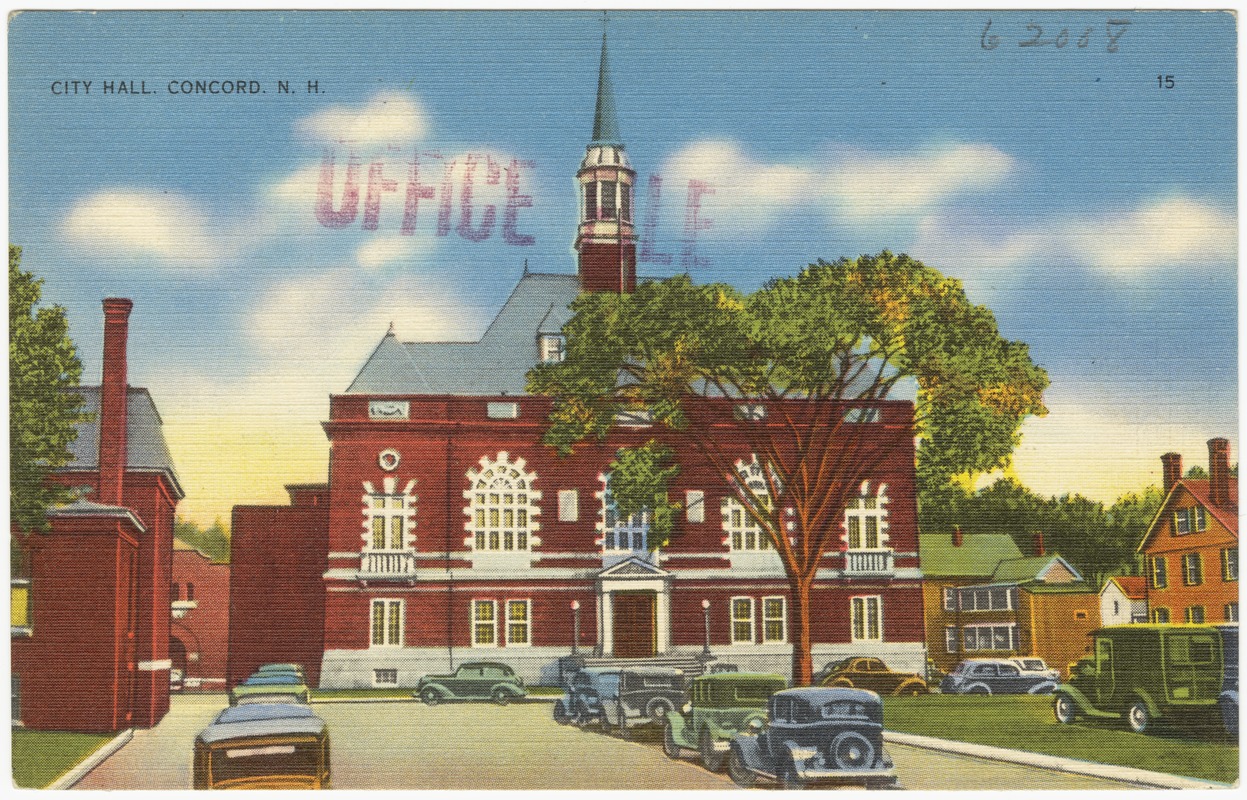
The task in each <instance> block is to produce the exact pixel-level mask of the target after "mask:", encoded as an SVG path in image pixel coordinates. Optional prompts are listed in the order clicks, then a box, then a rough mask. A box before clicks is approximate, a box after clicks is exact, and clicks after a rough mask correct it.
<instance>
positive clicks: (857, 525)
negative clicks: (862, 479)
mask: <svg viewBox="0 0 1247 800" xmlns="http://www.w3.org/2000/svg"><path fill="white" fill-rule="evenodd" d="M885 489H886V487H884V486H880V487H879V491H878V493H877V494H871V493H870V484H869V482H867V483H863V484H862V492H861V494H860V495H858V496H857V497H853V498H851V499H850V500H849V503H848V506H847V507H846V508H845V509H844V529H845V532H846V536H845V540H846V541H847V543H848V545H849V549H850V550H879V549H881V548H883V546H884V543H885V542H886V541H887V539H888V536H887V530H888V511H887V508H886V507H885V506H887V503H888V496H887V494H885Z"/></svg>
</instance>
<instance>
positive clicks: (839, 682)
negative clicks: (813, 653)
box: [827, 678, 853, 689]
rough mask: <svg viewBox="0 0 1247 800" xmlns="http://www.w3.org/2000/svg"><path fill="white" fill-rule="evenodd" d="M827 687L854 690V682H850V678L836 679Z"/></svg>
mask: <svg viewBox="0 0 1247 800" xmlns="http://www.w3.org/2000/svg"><path fill="white" fill-rule="evenodd" d="M827 685H828V686H835V687H843V688H845V689H852V688H853V681H851V680H849V679H848V678H836V679H835V680H834V681H832V682H831V683H829V684H827Z"/></svg>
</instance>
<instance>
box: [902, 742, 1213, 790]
mask: <svg viewBox="0 0 1247 800" xmlns="http://www.w3.org/2000/svg"><path fill="white" fill-rule="evenodd" d="M883 740H884V741H885V742H892V743H895V744H903V745H909V746H910V747H920V748H923V749H924V750H939V751H940V752H944V753H956V754H958V755H963V756H974V757H975V758H985V759H988V760H991V761H1003V762H1005V763H1009V764H1022V765H1024V766H1030V767H1040V768H1042V769H1049V770H1053V771H1055V772H1066V773H1070V774H1072V775H1086V776H1088V777H1092V778H1104V779H1106V780H1114V781H1123V782H1125V783H1133V784H1135V785H1137V786H1140V787H1143V788H1147V789H1228V788H1230V784H1228V783H1216V782H1215V781H1204V780H1199V779H1198V778H1184V777H1181V776H1179V775H1169V774H1167V773H1164V772H1151V771H1149V770H1145V769H1135V768H1134V767H1121V766H1117V765H1115V764H1098V763H1096V762H1093V761H1079V760H1078V759H1076V758H1067V757H1065V756H1050V755H1045V754H1043V753H1028V752H1025V751H1023V750H1009V749H1006V748H1004V747H991V746H989V745H984V744H971V743H970V742H958V741H953V740H951V739H936V738H934V737H932V736H918V735H916V734H912V733H896V732H893V731H884V732H883Z"/></svg>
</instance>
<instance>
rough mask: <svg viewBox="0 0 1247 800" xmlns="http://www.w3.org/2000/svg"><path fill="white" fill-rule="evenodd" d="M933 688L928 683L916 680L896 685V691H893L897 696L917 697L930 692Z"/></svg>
mask: <svg viewBox="0 0 1247 800" xmlns="http://www.w3.org/2000/svg"><path fill="white" fill-rule="evenodd" d="M930 693H931V690H930V689H928V688H927V686H926V684H924V683H919V682H918V681H914V682H912V683H902V684H901V685H900V686H898V687H896V691H895V692H892V694H893V696H895V697H917V696H918V695H920V694H930Z"/></svg>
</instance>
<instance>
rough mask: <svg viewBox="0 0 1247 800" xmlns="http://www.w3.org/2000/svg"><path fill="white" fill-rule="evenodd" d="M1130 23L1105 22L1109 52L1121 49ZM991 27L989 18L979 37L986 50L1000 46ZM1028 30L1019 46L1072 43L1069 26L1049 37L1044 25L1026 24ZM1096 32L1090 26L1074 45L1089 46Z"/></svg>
mask: <svg viewBox="0 0 1247 800" xmlns="http://www.w3.org/2000/svg"><path fill="white" fill-rule="evenodd" d="M1129 25H1130V20H1128V19H1110V20H1108V21H1107V22H1105V23H1104V35H1105V37H1106V39H1107V47H1106V49H1107V50H1108V52H1110V53H1116V52H1117V51H1118V50H1119V49H1120V44H1119V42H1120V41H1121V37H1122V36H1124V35H1125V34H1126V28H1127V26H1129ZM991 29H992V21H991V20H990V19H989V20H987V24H986V25H984V26H983V35H982V36H980V37H979V45H980V46H981V47H982V48H983V49H984V50H995V49H996V48H997V47H999V46H1000V36H999V35H998V34H995V33H992V32H991ZM1026 30H1027V32H1028V33H1029V34H1031V35H1030V36H1029V38H1025V37H1024V38H1020V39H1018V47H1045V46H1047V45H1052V46H1053V47H1055V48H1057V49H1058V50H1060V49H1061V48H1063V47H1065V46H1066V45H1067V44H1069V43H1070V32H1069V28H1062V29H1061V32H1060V33H1058V34H1057V35H1056V36H1052V37H1050V38H1047V39H1045V38H1043V26H1042V25H1037V24H1035V23H1033V22H1032V23H1030V24H1029V25H1027V26H1026ZM1094 33H1095V27H1094V26H1088V27H1087V29H1086V30H1084V31H1083V32H1082V35H1081V36H1079V37H1078V38H1077V39H1076V40H1074V46H1075V47H1078V48H1085V47H1087V45H1089V44H1091V40H1092V38H1093V36H1094Z"/></svg>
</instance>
